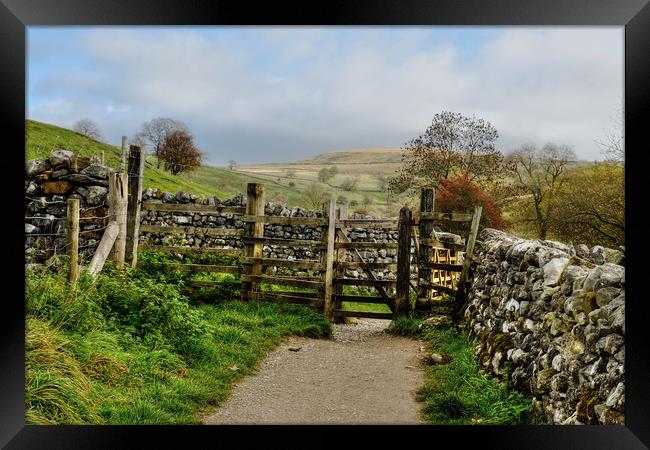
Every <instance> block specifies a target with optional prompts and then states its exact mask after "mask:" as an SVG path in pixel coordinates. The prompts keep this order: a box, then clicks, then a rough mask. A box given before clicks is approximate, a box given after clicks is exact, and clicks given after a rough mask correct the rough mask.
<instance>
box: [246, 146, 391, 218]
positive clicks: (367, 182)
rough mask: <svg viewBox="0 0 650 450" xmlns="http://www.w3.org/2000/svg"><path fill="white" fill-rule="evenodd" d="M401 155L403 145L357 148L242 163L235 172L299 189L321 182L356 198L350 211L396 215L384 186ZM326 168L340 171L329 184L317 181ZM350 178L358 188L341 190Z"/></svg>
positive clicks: (348, 197) (325, 186)
mask: <svg viewBox="0 0 650 450" xmlns="http://www.w3.org/2000/svg"><path fill="white" fill-rule="evenodd" d="M401 157H402V150H401V149H400V148H367V149H354V150H346V151H336V152H328V153H323V154H320V155H316V156H314V157H312V158H308V159H304V160H301V161H298V162H295V163H268V164H247V165H241V166H238V167H236V169H235V171H237V172H239V173H242V174H247V175H251V176H253V175H254V176H258V177H261V178H263V179H266V180H273V181H275V182H277V183H279V184H282V185H286V186H288V185H289V183H290V182H292V183H294V184H295V186H296V187H297V188H299V189H303V188H304V187H307V186H308V185H309V184H312V183H318V184H319V185H321V186H322V187H323V188H324V189H326V190H328V191H329V192H331V193H333V195H334V196H335V197H338V196H344V197H345V198H347V200H348V201H356V202H357V203H358V205H357V206H354V207H352V208H351V210H354V209H365V210H367V211H368V212H370V213H371V214H381V215H395V214H396V212H395V211H396V208H397V209H399V207H398V206H397V207H396V206H395V205H388V206H387V205H386V194H385V192H384V191H383V190H382V189H381V186H382V184H385V179H387V178H390V177H392V176H393V175H394V174H395V171H396V170H397V169H398V167H399V166H400V161H401ZM324 167H327V168H329V167H336V169H337V170H338V173H337V174H336V175H335V176H334V177H333V178H331V179H329V180H328V181H327V183H321V182H319V181H318V172H319V171H320V170H321V169H322V168H324ZM382 178H383V180H382ZM350 179H353V180H355V181H356V182H357V184H356V188H355V190H354V191H346V190H344V189H342V188H341V186H342V185H343V183H344V182H345V181H346V180H350ZM368 200H369V201H368Z"/></svg>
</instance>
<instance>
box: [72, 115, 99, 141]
mask: <svg viewBox="0 0 650 450" xmlns="http://www.w3.org/2000/svg"><path fill="white" fill-rule="evenodd" d="M72 129H73V130H74V131H76V132H77V133H81V134H83V135H84V136H86V137H89V138H91V139H94V140H96V141H101V140H102V130H101V129H100V128H99V125H97V124H96V123H95V122H93V121H92V120H90V119H80V120H77V121H76V122H75V124H74V126H73V127H72Z"/></svg>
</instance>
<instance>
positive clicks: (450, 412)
mask: <svg viewBox="0 0 650 450" xmlns="http://www.w3.org/2000/svg"><path fill="white" fill-rule="evenodd" d="M421 323H422V321H421V319H418V318H415V317H406V316H405V317H401V318H399V319H397V320H395V321H393V322H392V323H391V325H390V327H389V332H391V333H393V334H397V335H401V336H413V335H419V337H420V338H421V339H422V340H424V341H425V342H426V344H427V348H428V349H429V351H430V352H431V353H439V354H443V355H449V356H450V357H451V362H450V363H447V364H441V365H431V366H427V367H426V369H425V378H426V381H425V384H424V386H422V387H421V388H420V389H419V390H418V392H417V400H418V401H420V402H422V403H423V406H422V414H423V417H424V420H425V421H426V422H427V423H431V424H439V425H469V424H475V425H477V424H484V425H523V424H531V423H533V421H534V412H533V408H532V402H531V401H530V400H529V399H527V398H525V397H524V396H523V394H521V393H520V392H516V391H510V390H509V389H508V386H506V385H505V384H503V383H500V382H498V381H497V380H495V379H492V378H488V377H487V376H486V375H484V374H483V373H481V372H480V371H479V365H478V363H477V361H476V358H475V356H474V344H473V343H472V342H471V341H470V340H469V339H468V338H467V337H466V336H465V335H464V334H462V333H461V332H458V331H456V330H455V329H453V328H450V327H448V328H434V327H425V328H423V329H421V330H420V329H419V325H420V324H421Z"/></svg>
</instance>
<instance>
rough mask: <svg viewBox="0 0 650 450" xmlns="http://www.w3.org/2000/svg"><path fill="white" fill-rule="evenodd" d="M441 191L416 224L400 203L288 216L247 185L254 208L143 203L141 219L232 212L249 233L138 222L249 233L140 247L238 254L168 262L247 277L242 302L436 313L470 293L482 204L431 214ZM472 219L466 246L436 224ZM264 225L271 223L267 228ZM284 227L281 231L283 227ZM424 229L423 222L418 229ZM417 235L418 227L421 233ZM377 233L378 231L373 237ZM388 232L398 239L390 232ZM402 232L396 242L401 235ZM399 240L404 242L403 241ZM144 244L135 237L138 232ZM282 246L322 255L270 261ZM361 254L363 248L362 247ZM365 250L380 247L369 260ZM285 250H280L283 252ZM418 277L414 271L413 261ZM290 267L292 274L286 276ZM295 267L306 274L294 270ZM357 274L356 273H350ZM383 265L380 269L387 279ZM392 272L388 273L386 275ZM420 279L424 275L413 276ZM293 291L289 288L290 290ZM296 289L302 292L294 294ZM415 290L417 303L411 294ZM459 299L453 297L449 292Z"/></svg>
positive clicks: (168, 230)
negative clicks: (299, 234) (396, 208)
mask: <svg viewBox="0 0 650 450" xmlns="http://www.w3.org/2000/svg"><path fill="white" fill-rule="evenodd" d="M433 206H434V191H433V189H423V190H422V195H421V202H420V214H419V220H418V221H415V220H413V217H412V213H411V211H410V210H409V209H408V208H406V207H405V208H402V210H401V211H400V217H399V218H395V219H358V218H349V217H348V214H347V207H346V206H345V205H341V206H339V207H338V208H337V207H336V204H335V203H334V202H328V203H326V204H325V205H324V208H323V211H322V214H320V215H319V217H284V216H282V217H280V216H267V215H266V214H265V211H264V209H265V189H264V185H262V184H258V183H249V184H248V187H247V204H246V206H245V207H243V206H218V205H214V204H211V205H196V204H172V203H162V202H145V203H143V204H142V211H143V215H146V214H148V212H151V211H154V212H156V213H161V212H166V213H172V214H173V213H174V212H183V213H188V212H192V213H197V214H199V215H223V214H227V215H230V219H232V218H235V217H236V218H237V219H239V220H241V221H243V222H244V223H245V224H246V227H245V228H244V229H240V228H235V227H234V225H232V224H230V225H228V226H226V225H224V226H216V223H215V222H210V223H211V224H213V223H215V225H211V226H208V227H206V226H201V227H197V226H191V225H181V224H179V225H173V226H169V225H165V226H161V225H150V224H144V225H141V226H140V227H139V231H140V232H141V233H157V234H165V235H169V234H173V235H184V236H186V237H187V236H200V237H203V238H205V237H209V238H236V239H241V244H243V248H241V244H239V245H240V247H233V246H230V247H208V248H206V247H199V246H196V245H195V246H175V245H149V244H139V245H138V251H139V252H142V251H158V252H167V253H179V254H215V255H224V256H236V257H240V258H239V260H238V261H237V262H236V263H233V264H230V265H217V264H181V263H178V264H166V266H167V267H169V268H172V269H179V270H184V271H190V272H222V273H232V274H236V275H239V277H240V281H241V288H240V294H241V300H242V301H248V300H269V301H274V302H280V303H294V304H300V305H304V306H308V307H311V308H314V309H316V310H319V311H322V312H323V313H324V314H325V315H326V316H327V317H328V318H330V319H332V320H334V321H342V320H343V319H344V318H345V317H368V318H379V319H393V318H394V317H396V316H397V315H399V314H404V313H408V312H409V311H412V310H413V309H415V310H421V311H422V310H431V308H432V307H435V306H444V305H447V304H449V303H452V302H453V299H455V298H456V297H457V296H458V295H459V293H460V294H463V293H464V286H465V277H466V274H467V270H468V269H469V260H470V258H471V254H472V250H473V246H474V242H475V240H476V234H477V232H478V223H479V220H480V216H481V208H480V207H477V208H476V210H475V211H474V214H473V215H471V214H462V213H439V212H435V211H433ZM459 221H460V222H468V221H471V222H472V224H471V230H470V233H469V236H468V239H467V245H464V244H463V243H461V242H460V240H459V239H454V238H453V236H454V235H452V234H450V233H444V232H441V231H438V230H436V229H435V227H436V225H444V224H445V223H449V222H459ZM265 225H270V226H272V227H273V229H275V231H273V230H272V228H271V227H267V228H265ZM296 226H307V227H310V228H311V229H312V230H313V229H314V228H316V229H318V230H319V232H320V239H296V238H295V237H293V235H290V236H289V237H279V236H278V235H280V236H286V235H287V234H288V233H289V234H291V233H293V231H292V230H294V228H293V227H296ZM278 227H279V230H278ZM416 227H417V228H416ZM415 231H418V232H417V233H416V232H415ZM373 233H374V235H373ZM389 234H390V235H391V236H389ZM396 237H397V239H395V238H396ZM395 240H397V242H395ZM135 241H136V242H137V237H136V238H135ZM265 245H269V246H273V248H274V249H291V250H292V251H295V250H305V249H308V251H310V252H311V254H312V255H317V256H318V258H317V259H316V258H314V259H296V258H289V259H286V258H279V257H276V258H274V257H268V256H267V257H265V256H264V252H263V247H264V246H265ZM360 250H361V251H360ZM364 250H373V251H374V252H377V253H373V254H372V255H371V256H370V258H372V260H369V259H370V258H369V257H368V255H367V254H365V252H362V251H364ZM275 251H276V252H277V250H275ZM412 262H414V263H415V264H414V266H415V267H414V269H416V270H417V275H415V273H412V272H414V271H412V270H411V263H412ZM283 269H289V270H290V271H291V270H293V272H291V273H289V274H282V273H281V272H282V271H283ZM296 270H299V271H300V275H301V276H297V275H296V272H295V271H296ZM349 271H356V272H357V273H356V274H355V276H347V274H349ZM379 271H382V272H381V276H379V275H380V273H379ZM383 271H387V272H388V276H384V272H383ZM414 279H417V281H416V282H414ZM188 284H189V286H190V287H194V288H204V287H212V286H218V285H219V284H220V282H218V281H199V280H192V281H190V282H189V283H188ZM346 286H353V287H369V288H373V289H374V290H375V291H376V293H377V295H364V294H365V293H358V292H356V293H350V292H345V291H346V288H345V287H346ZM287 287H289V289H288V288H287ZM290 288H297V289H293V290H291V289H290ZM411 290H413V291H414V292H415V293H416V295H415V297H416V301H415V304H414V305H412V304H411V301H410V300H409V299H410V297H411V296H410V293H411V292H410V291H411ZM449 296H451V299H450V297H449ZM343 302H346V303H349V304H352V305H354V304H359V303H370V304H383V305H386V306H387V308H388V310H389V311H386V312H375V311H360V310H355V309H354V308H352V309H350V308H343Z"/></svg>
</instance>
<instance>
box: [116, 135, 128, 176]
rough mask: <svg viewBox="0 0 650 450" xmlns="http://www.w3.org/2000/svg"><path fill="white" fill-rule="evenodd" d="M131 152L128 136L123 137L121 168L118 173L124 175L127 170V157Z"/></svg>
mask: <svg viewBox="0 0 650 450" xmlns="http://www.w3.org/2000/svg"><path fill="white" fill-rule="evenodd" d="M128 152H129V138H127V137H126V136H122V148H121V151H120V167H119V169H118V172H120V173H122V172H124V169H125V164H126V155H127V154H128Z"/></svg>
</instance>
